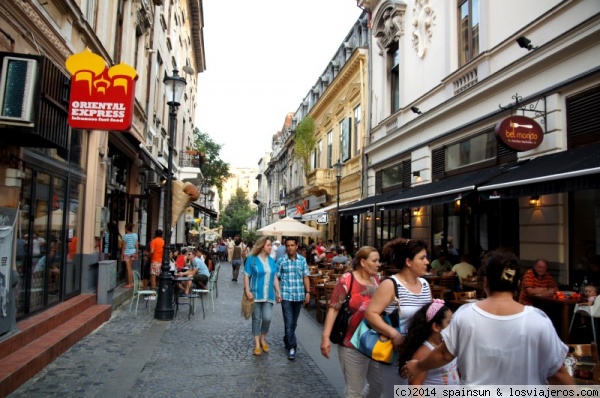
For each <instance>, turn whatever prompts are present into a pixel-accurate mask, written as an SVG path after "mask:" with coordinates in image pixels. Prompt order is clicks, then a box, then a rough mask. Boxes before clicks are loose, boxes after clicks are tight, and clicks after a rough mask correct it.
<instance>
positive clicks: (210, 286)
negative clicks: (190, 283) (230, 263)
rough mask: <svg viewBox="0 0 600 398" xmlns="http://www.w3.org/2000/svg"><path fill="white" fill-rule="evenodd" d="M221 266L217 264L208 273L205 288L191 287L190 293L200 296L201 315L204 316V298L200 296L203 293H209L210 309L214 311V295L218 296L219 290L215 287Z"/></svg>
mask: <svg viewBox="0 0 600 398" xmlns="http://www.w3.org/2000/svg"><path fill="white" fill-rule="evenodd" d="M220 268H221V264H217V266H216V267H215V270H214V271H212V272H211V273H210V277H209V278H208V283H207V284H206V289H192V293H195V294H198V295H199V296H200V303H201V304H202V315H203V316H204V317H206V314H205V313H204V299H203V298H202V295H203V294H209V295H210V300H211V302H212V310H213V312H215V295H216V297H219V291H218V289H217V280H218V278H219V269H220Z"/></svg>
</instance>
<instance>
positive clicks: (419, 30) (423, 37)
mask: <svg viewBox="0 0 600 398" xmlns="http://www.w3.org/2000/svg"><path fill="white" fill-rule="evenodd" d="M435 17H436V15H435V13H434V11H433V8H431V6H430V5H429V0H415V6H414V8H413V21H412V25H413V28H414V30H413V33H412V42H413V48H414V49H415V51H416V52H417V55H418V56H419V58H423V57H425V53H426V52H427V43H431V36H432V34H433V32H432V28H433V26H435Z"/></svg>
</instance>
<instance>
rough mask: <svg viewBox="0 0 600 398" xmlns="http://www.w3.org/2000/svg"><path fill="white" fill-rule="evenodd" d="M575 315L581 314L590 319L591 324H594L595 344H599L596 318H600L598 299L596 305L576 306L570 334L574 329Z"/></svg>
mask: <svg viewBox="0 0 600 398" xmlns="http://www.w3.org/2000/svg"><path fill="white" fill-rule="evenodd" d="M575 314H579V315H580V316H587V317H590V323H591V324H592V334H593V336H594V343H596V345H597V344H598V340H596V325H595V324H596V318H600V300H599V299H598V298H596V300H595V301H594V304H592V305H581V304H575V309H574V310H573V317H572V318H571V325H570V326H569V333H571V329H572V328H573V322H574V321H575Z"/></svg>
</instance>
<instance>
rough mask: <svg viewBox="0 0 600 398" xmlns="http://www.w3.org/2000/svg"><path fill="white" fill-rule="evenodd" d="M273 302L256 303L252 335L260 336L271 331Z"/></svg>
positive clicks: (253, 312) (253, 313)
mask: <svg viewBox="0 0 600 398" xmlns="http://www.w3.org/2000/svg"><path fill="white" fill-rule="evenodd" d="M272 310H273V303H266V302H262V303H254V310H253V311H252V335H253V336H259V335H261V334H267V333H268V332H269V326H271V313H272Z"/></svg>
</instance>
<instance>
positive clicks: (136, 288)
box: [129, 271, 156, 316]
mask: <svg viewBox="0 0 600 398" xmlns="http://www.w3.org/2000/svg"><path fill="white" fill-rule="evenodd" d="M140 279H141V278H140V274H139V272H137V271H133V297H131V303H129V312H131V306H132V305H133V302H134V301H135V316H137V307H138V304H139V302H140V297H142V296H144V297H149V296H155V295H156V291H154V290H140ZM146 307H148V312H150V306H149V305H148V302H146Z"/></svg>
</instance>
